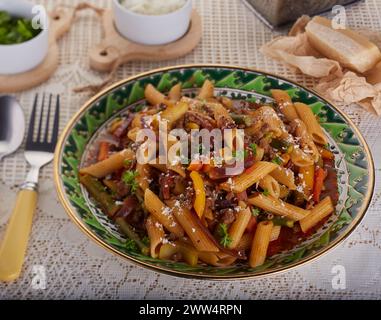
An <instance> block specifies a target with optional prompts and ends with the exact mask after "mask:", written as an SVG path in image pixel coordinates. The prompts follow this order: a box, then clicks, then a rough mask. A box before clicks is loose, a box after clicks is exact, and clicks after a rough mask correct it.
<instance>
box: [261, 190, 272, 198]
mask: <svg viewBox="0 0 381 320" xmlns="http://www.w3.org/2000/svg"><path fill="white" fill-rule="evenodd" d="M262 194H263V195H264V196H265V197H267V196H269V195H270V191H269V190H267V189H264V190H263V192H262Z"/></svg>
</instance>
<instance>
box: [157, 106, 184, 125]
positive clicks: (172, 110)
mask: <svg viewBox="0 0 381 320" xmlns="http://www.w3.org/2000/svg"><path fill="white" fill-rule="evenodd" d="M188 108H189V106H188V104H187V103H185V102H178V103H176V104H173V105H170V106H168V107H167V108H166V109H165V110H164V111H163V112H162V113H161V115H160V118H161V119H162V120H166V121H168V128H172V127H173V125H174V124H175V123H176V121H178V120H179V119H181V118H182V117H184V115H185V114H186V112H187V111H188Z"/></svg>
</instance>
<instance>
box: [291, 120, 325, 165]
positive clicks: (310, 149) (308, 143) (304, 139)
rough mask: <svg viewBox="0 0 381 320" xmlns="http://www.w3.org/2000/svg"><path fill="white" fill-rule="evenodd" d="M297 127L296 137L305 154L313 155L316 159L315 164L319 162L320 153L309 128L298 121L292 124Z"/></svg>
mask: <svg viewBox="0 0 381 320" xmlns="http://www.w3.org/2000/svg"><path fill="white" fill-rule="evenodd" d="M292 124H293V125H295V127H296V128H295V137H297V138H298V140H299V144H300V146H301V147H302V149H303V151H304V153H307V154H309V155H311V157H312V158H313V159H314V162H318V160H319V157H320V155H319V151H318V149H317V148H316V145H315V142H314V141H313V139H312V137H311V135H310V134H309V132H308V131H307V127H306V125H305V124H304V122H303V121H301V120H299V119H296V120H293V122H292Z"/></svg>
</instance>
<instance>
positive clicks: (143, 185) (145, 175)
mask: <svg viewBox="0 0 381 320" xmlns="http://www.w3.org/2000/svg"><path fill="white" fill-rule="evenodd" d="M136 171H137V173H138V175H137V176H136V181H137V182H138V184H139V187H140V189H142V190H143V191H146V189H148V188H149V177H150V166H149V165H148V164H139V163H137V164H136Z"/></svg>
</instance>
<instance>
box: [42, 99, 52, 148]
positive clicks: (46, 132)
mask: <svg viewBox="0 0 381 320" xmlns="http://www.w3.org/2000/svg"><path fill="white" fill-rule="evenodd" d="M52 96H53V95H52V94H50V95H49V105H48V114H47V116H46V123H45V135H44V140H43V141H44V142H45V143H48V140H49V125H50V109H51V106H52Z"/></svg>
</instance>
